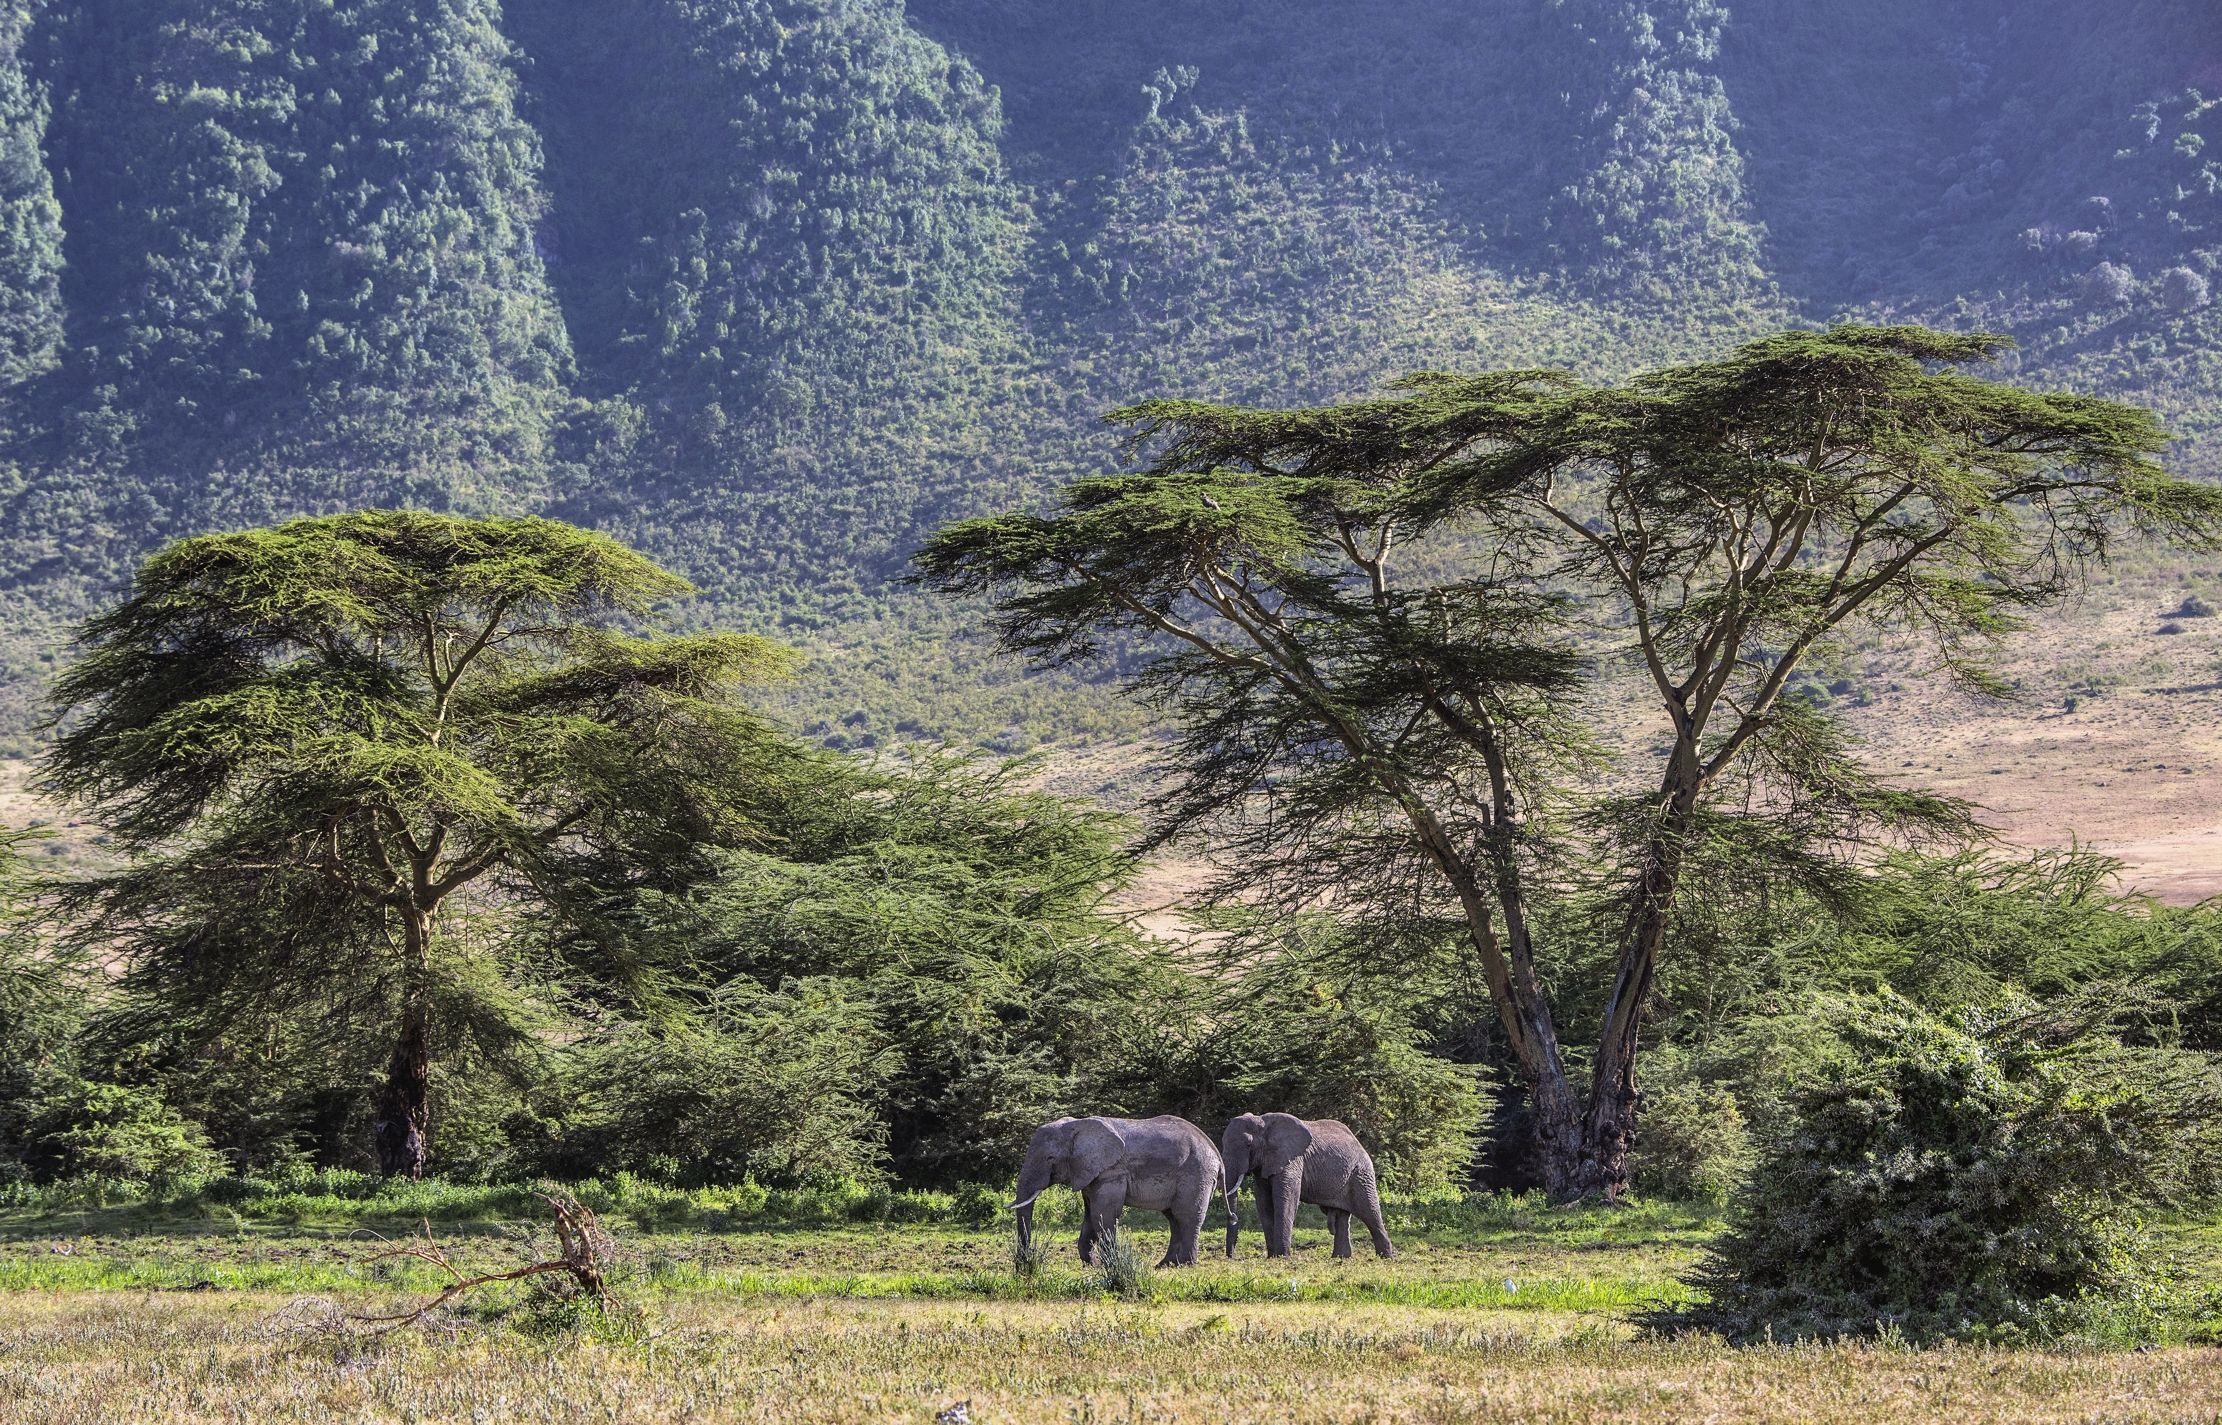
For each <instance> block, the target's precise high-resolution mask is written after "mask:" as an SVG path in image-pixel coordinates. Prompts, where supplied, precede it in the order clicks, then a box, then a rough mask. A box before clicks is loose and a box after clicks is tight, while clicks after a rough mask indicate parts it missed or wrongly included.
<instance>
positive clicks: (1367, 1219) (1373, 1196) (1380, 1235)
mask: <svg viewBox="0 0 2222 1425" xmlns="http://www.w3.org/2000/svg"><path fill="white" fill-rule="evenodd" d="M1358 1220H1359V1221H1360V1222H1363V1223H1365V1224H1366V1232H1367V1233H1368V1234H1369V1235H1370V1236H1371V1237H1372V1238H1373V1250H1374V1251H1375V1252H1377V1253H1379V1254H1380V1255H1381V1256H1384V1257H1393V1256H1395V1255H1396V1248H1394V1247H1392V1246H1390V1245H1389V1229H1388V1228H1387V1227H1385V1226H1383V1225H1382V1221H1381V1189H1379V1188H1377V1187H1375V1186H1374V1185H1373V1184H1371V1183H1368V1184H1366V1190H1365V1192H1364V1193H1362V1194H1360V1195H1359V1198H1358Z"/></svg>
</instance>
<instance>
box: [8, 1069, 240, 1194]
mask: <svg viewBox="0 0 2222 1425" xmlns="http://www.w3.org/2000/svg"><path fill="white" fill-rule="evenodd" d="M46 1114H47V1117H48V1120H49V1121H48V1122H47V1123H46V1124H45V1125H42V1127H43V1132H42V1133H41V1137H42V1138H43V1139H44V1140H45V1143H46V1146H47V1147H48V1148H49V1149H50V1150H51V1151H53V1152H54V1153H55V1154H57V1156H58V1158H59V1162H58V1164H57V1167H58V1170H59V1172H60V1174H61V1175H62V1177H63V1178H64V1179H66V1180H67V1179H74V1180H82V1181H85V1182H87V1183H89V1184H92V1185H97V1187H98V1188H99V1189H101V1190H107V1189H109V1188H111V1187H113V1188H114V1189H116V1190H121V1191H124V1192H130V1191H133V1190H137V1191H142V1192H151V1193H153V1194H155V1195H157V1196H160V1195H162V1194H164V1193H167V1192H169V1191H171V1190H173V1189H175V1188H178V1187H183V1186H189V1185H192V1184H195V1183H197V1182H199V1181H200V1180H202V1179H205V1178H209V1177H213V1176H214V1175H215V1174H216V1173H218V1172H219V1171H221V1170H222V1168H223V1165H224V1160H223V1158H222V1157H221V1156H220V1155H218V1154H217V1153H216V1152H215V1150H214V1149H212V1148H210V1147H209V1145H208V1138H207V1135H206V1134H204V1133H203V1132H202V1131H201V1129H200V1126H199V1125H198V1124H195V1123H191V1122H188V1121H187V1120H185V1119H183V1118H181V1117H180V1116H179V1115H178V1114H177V1112H176V1110H174V1109H172V1108H171V1107H170V1106H169V1105H168V1104H166V1103H164V1102H163V1101H162V1100H161V1099H160V1098H159V1097H157V1096H156V1095H155V1094H153V1093H151V1092H148V1091H146V1090H144V1089H134V1088H126V1087H124V1086H123V1085H120V1084H100V1083H87V1082H84V1081H77V1082H74V1083H71V1084H69V1085H67V1086H65V1087H64V1088H63V1089H62V1090H61V1091H60V1092H59V1093H58V1094H57V1095H56V1096H55V1097H54V1098H53V1099H52V1100H51V1101H50V1102H49V1105H48V1107H47V1109H46Z"/></svg>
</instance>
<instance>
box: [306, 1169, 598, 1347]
mask: <svg viewBox="0 0 2222 1425" xmlns="http://www.w3.org/2000/svg"><path fill="white" fill-rule="evenodd" d="M533 1196H535V1197H537V1198H539V1199H540V1200H541V1201H542V1202H543V1203H546V1204H547V1207H548V1212H549V1214H550V1216H551V1218H552V1219H553V1220H552V1224H551V1230H552V1231H553V1233H554V1235H555V1244H554V1245H555V1251H554V1252H553V1254H547V1253H545V1252H544V1251H538V1250H535V1251H532V1252H531V1255H532V1257H533V1260H531V1261H528V1262H526V1263H525V1264H524V1265H523V1266H518V1267H512V1268H510V1269H509V1270H507V1271H499V1272H479V1273H476V1274H468V1273H465V1272H464V1271H463V1269H462V1268H460V1267H458V1266H456V1264H455V1263H454V1261H453V1260H452V1259H450V1257H449V1256H448V1252H447V1249H446V1248H445V1247H443V1246H441V1245H440V1242H439V1239H438V1238H436V1237H434V1236H433V1235H432V1224H431V1222H430V1221H429V1220H425V1221H422V1222H420V1223H419V1224H418V1234H417V1235H416V1236H414V1237H412V1238H410V1239H409V1240H408V1241H405V1242H397V1243H395V1244H393V1245H392V1246H390V1247H388V1248H386V1249H385V1250H384V1251H380V1252H374V1253H372V1254H371V1255H369V1256H367V1257H365V1258H363V1259H362V1261H360V1262H359V1263H357V1265H358V1266H366V1267H367V1266H372V1265H375V1264H376V1263H379V1262H387V1261H395V1260H400V1259H412V1260H415V1261H419V1262H425V1263H429V1264H430V1265H432V1266H434V1267H437V1268H438V1269H439V1270H440V1271H442V1272H445V1273H446V1274H447V1277H448V1284H447V1285H446V1286H445V1287H443V1288H442V1289H441V1290H440V1292H439V1293H438V1294H437V1295H435V1296H433V1297H431V1298H429V1299H428V1300H425V1301H423V1302H420V1303H418V1304H417V1305H416V1306H413V1307H411V1308H409V1309H408V1310H407V1311H397V1312H392V1313H389V1314H385V1315H362V1314H358V1313H353V1312H350V1313H348V1314H347V1315H346V1317H345V1320H346V1322H348V1323H350V1324H351V1325H353V1326H355V1327H359V1328H367V1329H368V1334H372V1335H376V1334H380V1333H383V1332H387V1331H398V1330H400V1329H402V1328H403V1327H406V1326H414V1325H418V1324H420V1323H422V1324H434V1325H440V1326H443V1327H447V1329H452V1327H449V1326H448V1323H446V1322H443V1321H442V1320H441V1318H440V1315H439V1313H440V1312H441V1310H442V1309H443V1308H445V1307H446V1306H447V1305H448V1303H449V1302H452V1301H454V1300H455V1299H456V1298H457V1297H460V1296H462V1295H464V1294H465V1293H467V1292H471V1291H475V1290H477V1289H478V1288H480V1287H485V1286H493V1285H496V1284H497V1283H501V1282H518V1281H531V1282H533V1283H534V1284H535V1286H537V1287H538V1288H539V1289H541V1290H542V1291H545V1292H547V1293H548V1294H549V1295H551V1296H552V1297H554V1298H555V1300H556V1301H558V1302H559V1303H562V1304H565V1305H570V1304H574V1303H579V1302H591V1303H593V1304H594V1305H595V1306H596V1307H598V1308H600V1309H601V1311H602V1312H603V1313H604V1314H605V1315H609V1316H612V1317H615V1316H616V1315H617V1314H618V1313H619V1312H620V1311H621V1309H622V1308H621V1305H620V1303H619V1301H618V1299H617V1297H616V1295H615V1294H614V1293H613V1292H612V1291H611V1290H610V1285H609V1269H610V1263H611V1261H612V1259H613V1257H614V1255H615V1244H614V1243H613V1242H612V1241H611V1239H610V1235H609V1233H608V1231H607V1230H605V1229H604V1228H603V1226H602V1224H601V1221H600V1219H598V1218H597V1217H595V1215H594V1213H593V1211H592V1210H591V1209H589V1208H588V1207H587V1206H586V1205H585V1204H584V1203H582V1202H580V1201H579V1200H578V1199H577V1198H575V1197H573V1196H572V1195H571V1194H569V1193H567V1192H565V1191H563V1190H562V1189H560V1188H554V1187H550V1188H546V1189H543V1190H540V1191H536V1192H535V1193H534V1194H533ZM536 1236H537V1234H535V1236H530V1237H528V1238H527V1239H526V1240H527V1243H528V1247H530V1246H532V1245H533V1244H534V1243H535V1241H536Z"/></svg>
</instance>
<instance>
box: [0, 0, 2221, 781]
mask: <svg viewBox="0 0 2222 1425" xmlns="http://www.w3.org/2000/svg"><path fill="white" fill-rule="evenodd" d="M0 204H4V208H0V383H4V389H0V426H4V432H0V433H4V438H5V439H4V447H0V683H4V688H5V691H4V693H0V702H4V717H5V720H6V725H7V727H8V728H9V729H19V728H21V727H22V726H23V724H24V719H25V716H26V713H27V710H28V708H29V706H30V702H31V699H32V697H33V695H34V693H35V688H36V685H37V682H38V680H39V678H40V677H41V675H42V674H43V672H44V671H45V669H46V668H47V667H48V666H49V664H50V662H51V659H52V657H53V646H54V638H55V632H56V630H57V629H58V628H59V627H60V626H61V625H62V624H63V622H65V621H66V620H68V619H69V618H72V617H74V616H75V615H77V614H78V613H80V612H81V611H82V610H83V609H84V608H85V607H87V606H88V605H89V604H90V602H91V601H93V600H96V599H98V598H101V597H103V596H104V595H105V594H106V593H108V592H109V591H111V590H112V589H113V588H114V587H115V586H116V584H117V581H118V580H119V579H121V578H122V577H123V576H124V573H125V571H127V570H128V569H129V568H130V566H131V563H132V561H133V560H134V558H135V557H136V556H137V555H138V554H140V553H142V552H143V551H145V550H146V549H147V548H148V547H149V546H150V545H152V544H153V543H154V542H156V541H158V540H160V539H162V538H164V537H167V536H170V535H175V534H179V533H184V532H187V531H191V530H197V529H206V528H212V527H221V526H233V525H240V524H246V523H252V522H260V521H265V520H268V519H271V518H274V517H277V516H280V515H283V514H286V513H290V512H295V511H304V510H322V509H333V508H338V507H343V506H351V505H357V504H365V503H378V504H402V503H407V504H416V505H425V506H432V507H442V508H457V509H470V510H479V509H535V510H546V511H550V512H554V513H559V514H563V515H566V516H569V517H572V518H577V519H583V520H586V521H588V522H591V523H593V524H596V525H598V526H600V527H603V528H606V529H609V530H611V531H613V532H615V533H618V534H620V535H622V536H624V537H626V538H628V539H633V540H637V541H640V542H642V543H644V544H646V545H647V546H648V547H650V548H651V549H652V550H653V551H655V552H656V553H658V554H660V555H661V556H663V557H665V558H666V559H668V560H669V561H671V562H673V563H674V564H676V565H677V566H678V567H681V568H683V569H685V570H686V571H687V572H688V573H689V574H690V575H692V576H693V577H694V578H695V579H696V580H697V581H698V582H699V583H700V584H701V585H702V586H703V588H704V589H705V591H706V592H707V594H708V596H709V597H708V598H707V599H706V600H703V601H701V602H700V604H699V605H698V606H697V607H695V608H693V609H691V610H689V611H688V613H687V615H686V616H687V617H688V618H693V619H707V618H717V619H721V620H725V621H730V622H735V623H739V624H741V625H744V626H749V627H754V628H761V629H764V630H767V631H772V632H776V633H779V634H781V635H782V636H784V637H786V638H789V639H791V640H794V641H797V642H799V643H802V644H804V645H806V646H809V647H811V648H813V649H815V650H817V651H819V652H820V653H821V654H823V655H824V656H823V658H822V659H821V660H820V662H819V664H818V667H817V670H816V672H814V673H813V675H811V677H809V678H808V679H807V680H806V687H805V690H804V691H802V692H801V693H799V694H798V695H797V696H798V699H799V700H798V702H797V704H796V708H795V711H796V714H797V716H799V717H800V718H801V719H802V720H803V721H804V722H805V723H807V724H809V725H811V726H812V727H813V728H814V729H815V730H817V731H818V732H819V733H820V734H821V735H824V736H826V737H828V738H832V739H835V740H843V741H850V742H869V741H873V740H879V739H884V738H888V737H893V736H900V735H904V734H908V733H915V732H921V731H923V732H931V733H940V734H945V735H950V736H953V737H957V738H960V739H964V740H980V741H988V742H991V743H993V744H995V745H999V746H1004V747H1015V746H1021V745H1026V744H1028V743H1030V742H1031V741H1033V740H1034V739H1035V738H1037V737H1039V736H1042V735H1045V734H1052V735H1059V736H1071V735H1075V734H1080V735H1089V734H1098V735H1100V734H1107V733H1118V732H1120V731H1122V730H1125V729H1127V728H1129V727H1130V726H1131V724H1129V723H1126V722H1124V721H1122V719H1124V718H1125V717H1127V716H1128V715H1127V714H1123V713H1121V712H1120V711H1119V710H1118V709H1116V708H1114V707H1110V706H1106V705H1105V704H1104V702H1103V701H1102V700H1100V699H1097V698H1093V697H1088V696H1076V695H1075V694H1074V692H1073V690H1072V689H1070V688H1062V687H1058V686H1054V685H1049V684H1032V683H1024V682H1021V681H1020V680H1018V679H1017V678H1016V676H1015V675H1014V674H1012V673H1010V672H1009V671H1008V670H998V669H995V668H993V667H983V665H982V664H981V663H980V661H979V659H978V656H977V655H978V651H979V645H978V644H977V642H976V641H974V637H973V635H971V634H970V633H969V632H967V631H966V629H967V625H966V624H965V622H964V621H963V620H962V619H961V618H959V617H958V616H957V615H956V614H954V613H952V612H951V611H949V610H947V609H943V608H939V607H929V606H926V605H924V604H923V603H922V602H921V601H920V600H919V599H918V598H917V596H915V595H912V594H910V593H908V592H907V591H905V590H902V589H900V588H898V587H895V586H893V585H891V584H890V582H889V576H890V575H891V574H893V573H895V572H898V571H899V568H900V563H901V559H902V557H903V554H904V552H905V551H906V550H907V549H908V548H909V547H910V545H911V544H912V543H913V542H914V541H915V539H916V538H917V537H918V535H919V533H920V532H921V531H922V530H923V529H925V528H927V527H929V526H931V525H932V524H934V523H935V522H937V521H939V520H941V519H943V518H946V517H948V516H950V515H953V514H959V513H966V512H973V511H977V510H980V509H984V508H987V507H990V506H994V505H999V504H1005V503H1009V502H1011V501H1013V500H1015V499H1021V498H1024V497H1025V495H1026V494H1027V493H1028V492H1030V491H1033V490H1037V489H1041V488H1044V487H1046V486H1048V485H1050V484H1051V483H1054V482H1056V481H1058V480H1061V479H1063V478H1066V477H1068V476H1070V475H1071V474H1073V473H1076V472H1078V471H1080V470H1083V469H1088V468H1092V467H1094V466H1097V465H1099V464H1101V463H1102V462H1105V461H1107V460H1109V459H1111V458H1113V453H1112V452H1111V451H1110V450H1109V448H1108V447H1107V446H1106V445H1105V444H1104V442H1103V441H1102V440H1101V438H1100V437H1099V436H1098V435H1097V434H1096V432H1095V429H1094V426H1093V421H1092V418H1093V416H1094V414H1095V413H1096V412H1097V411H1099V410H1101V409H1102V408H1104V407H1106V406H1109V405H1113V404H1116V403H1118V402H1121V401H1123V400H1126V399H1129V398H1132V397H1134V396H1136V395H1140V394H1145V393H1152V392H1161V391H1182V392H1191V393H1196V394H1205V395H1216V396H1229V397H1241V398H1250V399H1258V400H1276V401H1288V400H1308V399H1315V398H1323V397H1327V396H1333V395H1343V394H1350V393H1354V392H1357V391H1361V390H1364V389H1367V388H1369V387H1372V386H1374V385H1376V384H1378V383H1379V382H1380V381H1382V380H1383V379H1384V378H1386V377H1388V376H1390V375H1393V374H1394V373H1396V372H1399V371H1401V370H1404V369H1407V368H1411V367H1415V366H1429V365H1451V364H1482V363H1499V362H1515V361H1517V362H1522V363H1530V362H1555V363H1563V364H1567V365H1571V366H1576V367H1580V368H1583V369H1586V370H1592V371H1616V370H1623V369H1627V368H1630V367H1633V366H1638V365H1641V364H1644V363H1646V362H1650V361H1655V360H1660V359H1664V358H1667V357H1670V356H1679V355H1685V354H1690V353H1695V352H1699V351H1708V350H1713V349H1717V348H1719V347H1721V346H1723V345H1725V344H1726V343H1728V342H1729V341H1732V340H1733V339H1735V338H1737V337H1739V336H1742V335H1744V334H1747V333H1750V332H1752V331H1755V330H1758V329H1761V328H1764V327H1767V326H1770V325H1775V324H1780V323H1784V322H1793V321H1822V320H1827V319H1829V318H1831V317H1834V316H1838V315H1847V314H1858V315H1866V316H1873V315H1893V316H1902V317H1907V318H1917V319H1921V320H1928V321H1934V322H1937V323H1940V324H1944V325H1951V326H1974V325H1983V326H1990V327H1996V328H2001V329H2004V330H2008V331H2010V332H2013V333H2014V334H2015V335H2016V336H2017V337H2018V338H2019V339H2020V340H2021V342H2022V345H2023V350H2022V352H2021V354H2020V356H2019V357H2018V362H2017V370H2018V373H2019V375H2020V376H2021V377H2022V378H2024V379H2027V380H2029V381H2032V382H2037V383H2073V384H2077V385H2081V386H2085V387H2089V388H2092V389H2096V390H2100V391H2104V392H2108V393H2112V394H2119V395H2126V396H2129V397H2132V398H2134V399H2138V400H2142V401H2145V402H2147V403H2150V404H2152V405H2153V406H2155V407H2156V408H2158V409H2159V410H2160V411H2161V412H2162V413H2163V414H2164V415H2165V416H2166V417H2167V418H2168V419H2169V420H2170V421H2171V422H2172V423H2173V424H2174V426H2175V427H2176V429H2178V430H2179V431H2180V432H2181V433H2182V435H2183V437H2184V444H2183V447H2182V450H2181V460H2182V462H2183V463H2184V465H2185V466H2186V467H2187V468H2190V469H2192V470H2194V471H2198V472H2201V473H2207V474H2214V473H2217V472H2222V444H2218V443H2217V440H2216V439H2215V436H2216V430H2217V425H2218V417H2217V411H2218V410H2222V315H2218V312H2222V308H2218V307H2217V306H2216V305H2215V304H2214V302H2213V300H2212V299H2213V296H2214V291H2213V289H2214V287H2215V286H2216V285H2217V284H2222V271H2218V270H2217V269H2218V268H2222V17H2218V16H2217V15H2216V13H2215V11H2214V10H2213V7H2212V5H2211V3H2209V0H2123V3H2117V4H2112V5H2108V6H2103V7H2094V6H2091V5H2089V4H2087V3H2084V0H2012V2H2011V3H2009V0H1924V3H1915V0H1845V3H1841V4H1836V5H1825V6H1824V5H1814V4H1810V3H1805V0H1741V3H1738V4H1735V5H1733V6H1730V7H1725V8H1724V7H1723V6H1721V5H1719V4H1716V3H1713V0H1481V3H1460V4H1452V3H1448V0H1339V3H1328V0H1223V3H1215V4H1211V5H1196V4H1192V3H1173V0H914V3H912V4H910V5H909V6H907V7H906V6H905V5H903V4H901V3H896V0H0ZM2191 572H2192V573H2193V574H2194V575H2195V576H2197V577H2205V574H2204V573H2203V572H2201V571H2191ZM11 735H12V734H11Z"/></svg>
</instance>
